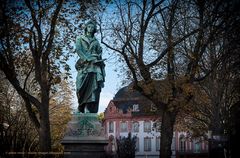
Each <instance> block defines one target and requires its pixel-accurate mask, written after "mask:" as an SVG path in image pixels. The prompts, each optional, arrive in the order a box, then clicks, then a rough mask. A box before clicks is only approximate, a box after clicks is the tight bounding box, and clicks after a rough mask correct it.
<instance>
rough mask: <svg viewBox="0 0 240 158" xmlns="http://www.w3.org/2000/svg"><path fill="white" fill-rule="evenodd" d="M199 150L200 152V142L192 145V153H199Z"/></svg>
mask: <svg viewBox="0 0 240 158" xmlns="http://www.w3.org/2000/svg"><path fill="white" fill-rule="evenodd" d="M200 150H201V143H200V142H196V143H195V144H194V152H195V153H200Z"/></svg>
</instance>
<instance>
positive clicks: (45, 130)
mask: <svg viewBox="0 0 240 158" xmlns="http://www.w3.org/2000/svg"><path fill="white" fill-rule="evenodd" d="M39 148H40V152H48V151H51V134H50V121H49V108H48V105H44V104H43V105H42V107H41V111H40V129H39Z"/></svg>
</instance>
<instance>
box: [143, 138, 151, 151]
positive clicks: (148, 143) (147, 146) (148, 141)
mask: <svg viewBox="0 0 240 158" xmlns="http://www.w3.org/2000/svg"><path fill="white" fill-rule="evenodd" d="M144 151H151V138H149V137H146V138H144Z"/></svg>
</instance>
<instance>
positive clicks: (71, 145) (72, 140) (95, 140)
mask: <svg viewBox="0 0 240 158" xmlns="http://www.w3.org/2000/svg"><path fill="white" fill-rule="evenodd" d="M61 143H62V145H63V146H64V158H104V157H105V150H104V147H105V146H106V145H107V144H108V140H107V138H105V137H104V135H103V130H102V127H101V124H100V122H99V121H98V120H97V114H90V113H87V114H82V113H75V114H73V119H72V120H71V121H70V122H69V123H68V127H67V132H66V134H65V136H64V138H63V140H62V142H61Z"/></svg>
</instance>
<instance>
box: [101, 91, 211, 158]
mask: <svg viewBox="0 0 240 158" xmlns="http://www.w3.org/2000/svg"><path fill="white" fill-rule="evenodd" d="M103 124H104V128H105V134H106V136H110V135H113V136H114V137H115V138H119V137H120V136H121V137H124V136H125V137H127V135H128V133H129V132H131V133H132V135H133V136H135V137H137V142H136V157H137V158H141V157H146V156H147V157H148V158H155V157H156V158H157V157H159V152H160V151H159V150H160V136H161V133H160V130H159V129H160V125H161V122H160V117H159V115H158V114H157V111H156V108H155V106H154V104H152V103H151V101H149V100H148V99H146V98H144V97H143V96H141V95H140V94H139V93H138V92H136V91H132V90H129V88H128V87H124V88H122V89H120V90H119V92H118V93H117V94H116V95H115V97H114V98H113V100H111V101H110V103H109V104H108V106H107V108H106V110H105V112H104V122H103ZM207 151H208V143H207V141H205V140H204V139H203V138H195V139H191V138H190V137H189V134H188V132H186V131H174V133H173V140H172V157H189V156H190V157H198V158H200V157H207Z"/></svg>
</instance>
